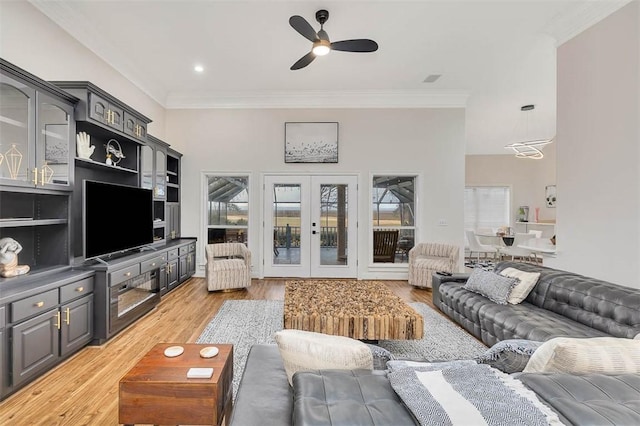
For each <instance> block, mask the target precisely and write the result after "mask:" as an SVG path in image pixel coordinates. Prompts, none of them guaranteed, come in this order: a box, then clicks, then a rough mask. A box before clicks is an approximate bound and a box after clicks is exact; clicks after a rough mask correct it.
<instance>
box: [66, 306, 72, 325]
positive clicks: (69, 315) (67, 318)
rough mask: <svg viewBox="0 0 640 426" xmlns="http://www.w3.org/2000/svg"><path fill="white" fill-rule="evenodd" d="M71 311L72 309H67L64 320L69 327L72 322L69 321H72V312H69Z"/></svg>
mask: <svg viewBox="0 0 640 426" xmlns="http://www.w3.org/2000/svg"><path fill="white" fill-rule="evenodd" d="M69 311H70V308H67V309H65V319H64V322H65V323H67V325H69V324H70V321H69V320H70V317H71V314H70V312H69Z"/></svg>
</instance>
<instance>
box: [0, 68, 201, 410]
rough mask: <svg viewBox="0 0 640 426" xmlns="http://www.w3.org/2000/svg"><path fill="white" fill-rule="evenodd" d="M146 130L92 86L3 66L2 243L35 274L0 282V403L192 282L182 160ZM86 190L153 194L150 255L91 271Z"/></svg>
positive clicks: (138, 117) (134, 254)
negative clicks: (93, 185)
mask: <svg viewBox="0 0 640 426" xmlns="http://www.w3.org/2000/svg"><path fill="white" fill-rule="evenodd" d="M52 83H54V84H52ZM150 122H151V120H150V119H148V118H147V117H145V116H144V115H142V114H140V113H138V112H137V111H135V110H134V109H132V108H131V107H129V106H128V105H126V104H124V103H123V102H121V101H120V100H118V99H117V98H115V97H113V96H111V95H110V94H109V93H107V92H105V91H103V90H102V89H100V88H98V87H96V86H95V85H93V84H91V83H89V82H63V81H57V82H46V81H43V80H41V79H39V78H38V77H36V76H34V75H32V74H30V73H28V72H27V71H25V70H22V69H20V68H19V67H16V66H15V65H13V64H10V63H8V62H7V61H5V60H3V59H1V58H0V240H1V239H6V238H10V239H12V240H15V241H17V242H18V243H19V246H20V248H19V252H18V253H17V259H18V264H19V265H27V266H29V268H30V270H29V272H28V273H26V274H22V275H19V276H15V277H0V399H4V398H5V397H6V396H8V395H10V394H11V393H13V392H15V391H16V390H18V389H19V388H21V387H22V386H24V385H25V384H27V383H29V382H30V381H32V380H34V379H35V378H37V377H38V376H39V375H41V374H43V373H45V372H46V371H48V370H49V369H50V368H52V367H53V366H55V365H56V364H58V363H59V362H60V361H62V360H64V359H65V358H66V357H68V356H69V355H70V354H72V353H74V352H76V351H78V350H79V349H81V348H82V347H84V346H86V345H87V344H90V343H93V344H95V343H102V342H104V341H106V340H108V339H109V338H110V337H112V336H114V335H115V334H116V333H118V332H119V331H121V330H123V329H124V328H126V327H127V326H128V325H130V324H131V323H132V322H133V321H135V320H136V319H137V318H139V317H140V316H142V315H144V314H145V313H146V312H148V311H149V310H150V309H152V308H153V306H155V305H156V304H157V303H158V301H159V300H160V296H161V294H163V293H166V292H168V291H170V290H172V289H174V288H176V287H177V286H178V285H179V284H181V283H183V282H184V281H186V280H187V279H189V278H190V277H191V276H192V275H193V274H194V273H195V244H196V243H195V239H193V238H190V239H189V238H179V236H180V230H179V221H180V204H179V200H180V197H179V183H180V160H181V154H180V153H178V152H176V151H174V150H173V149H170V148H169V145H168V144H166V143H164V142H162V141H160V140H159V139H157V138H154V137H153V136H149V135H147V125H148V124H149V123H150ZM79 132H83V133H86V134H87V135H88V136H89V138H90V144H91V145H92V146H94V147H95V149H94V151H93V153H92V154H91V155H90V156H89V158H79V157H77V156H76V134H77V133H79ZM85 180H94V181H99V182H108V183H114V184H120V185H129V186H142V187H149V188H151V189H153V191H154V197H153V200H154V201H153V202H154V219H155V221H154V231H155V232H154V234H155V238H154V240H155V241H154V244H152V245H151V246H150V247H148V250H145V251H139V250H138V251H129V252H128V253H126V254H124V255H122V256H121V257H119V258H109V260H108V262H104V261H102V263H100V262H98V261H91V260H90V261H86V259H85V257H84V253H83V229H82V223H83V213H82V212H83V205H82V198H83V182H84V181H85ZM113 201H114V203H117V202H118V200H113ZM110 232H126V230H123V229H109V228H108V224H105V238H108V237H109V233H110ZM5 241H6V240H5ZM10 250H15V249H13V248H12V249H10ZM6 258H7V257H6V256H4V257H3V260H6ZM92 262H93V263H92ZM5 263H6V262H5Z"/></svg>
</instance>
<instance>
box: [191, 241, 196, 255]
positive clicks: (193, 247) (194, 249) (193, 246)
mask: <svg viewBox="0 0 640 426" xmlns="http://www.w3.org/2000/svg"><path fill="white" fill-rule="evenodd" d="M194 251H196V243H191V244H189V253H191V252H194Z"/></svg>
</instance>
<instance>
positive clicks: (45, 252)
mask: <svg viewBox="0 0 640 426" xmlns="http://www.w3.org/2000/svg"><path fill="white" fill-rule="evenodd" d="M77 102H78V99H77V98H75V97H73V96H71V95H69V94H67V93H65V92H63V91H62V90H60V89H59V88H57V87H55V86H53V85H51V84H49V83H47V82H45V81H42V80H40V79H38V78H37V77H35V76H33V75H31V74H29V73H28V72H26V71H24V70H22V69H20V68H18V67H16V66H14V65H12V64H10V63H8V62H6V61H4V60H2V59H0V239H3V238H12V239H13V240H15V241H17V242H18V243H19V244H20V246H21V247H22V248H21V251H20V253H18V262H19V264H21V265H28V266H29V267H30V268H31V272H30V273H29V277H28V278H27V277H24V276H22V277H13V278H1V277H0V286H2V284H3V282H5V281H6V280H25V279H28V280H31V279H34V278H35V277H34V276H35V275H36V274H38V273H49V274H50V273H54V272H56V271H57V270H64V269H69V268H70V264H71V257H70V251H69V245H70V223H69V222H70V209H69V203H70V201H69V200H70V191H71V189H72V184H73V183H74V176H73V167H71V165H70V164H71V158H72V154H71V153H70V143H71V140H72V139H73V137H74V135H75V120H74V105H75V104H76V103H77Z"/></svg>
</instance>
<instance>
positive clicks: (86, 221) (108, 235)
mask: <svg viewBox="0 0 640 426" xmlns="http://www.w3.org/2000/svg"><path fill="white" fill-rule="evenodd" d="M82 200H83V203H82V222H83V231H84V232H83V239H82V244H83V254H84V258H85V260H89V259H95V258H97V257H106V256H109V255H113V254H115V253H120V252H124V251H127V250H132V249H135V248H139V247H142V246H145V245H147V244H151V243H153V193H152V191H151V190H150V189H143V188H138V187H134V186H127V185H118V184H113V183H106V182H97V181H92V180H84V182H83V188H82Z"/></svg>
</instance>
